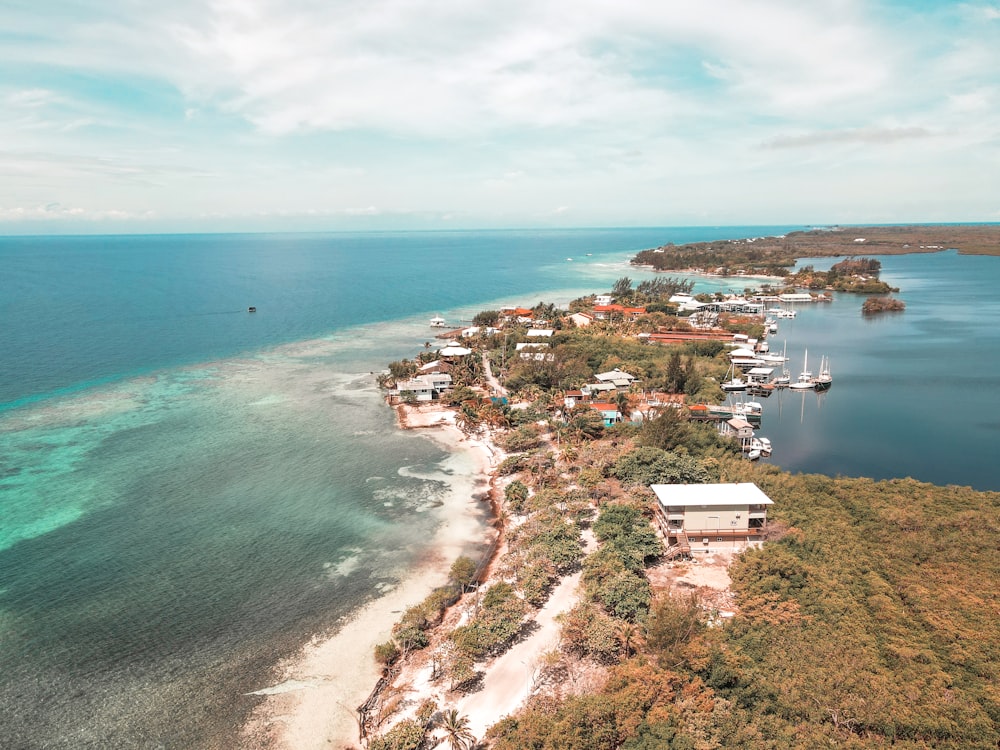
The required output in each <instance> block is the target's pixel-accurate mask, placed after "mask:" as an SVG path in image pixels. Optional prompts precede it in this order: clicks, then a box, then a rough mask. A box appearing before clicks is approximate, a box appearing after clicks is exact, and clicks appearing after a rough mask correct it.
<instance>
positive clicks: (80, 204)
mask: <svg viewBox="0 0 1000 750" xmlns="http://www.w3.org/2000/svg"><path fill="white" fill-rule="evenodd" d="M0 103H2V106H0V176H2V179H0V234H17V233H25V232H27V233H62V232H160V231H243V230H247V231H260V230H327V229H330V230H352V229H386V228H471V227H533V226H539V227H546V226H633V225H642V226H670V225H674V226H680V225H686V226H690V225H717V224H775V223H781V224H810V223H879V222H908V221H927V222H935V221H1000V2H995V1H994V2H981V3H976V2H973V3H945V2H941V3H938V2H930V1H925V2H908V3H904V2H855V1H854V0H814V1H813V2H809V3H803V2H801V1H800V0H794V1H792V0H789V1H787V2H786V1H784V0H782V1H776V0H767V1H764V2H761V1H756V0H706V2H690V0H685V1H684V2H679V1H675V0H642V1H635V0H616V2H614V3H609V2H593V1H592V0H575V1H574V2H568V1H566V0H530V1H529V2H525V1H523V0H507V1H506V2H488V1H486V2H468V0H461V1H458V0H435V1H433V2H427V1H425V0H388V1H387V0H357V1H356V0H218V1H210V0H198V1H195V0H174V1H173V2H170V3H144V2H138V1H137V0H33V1H31V2H27V1H25V0H5V2H4V3H2V4H0Z"/></svg>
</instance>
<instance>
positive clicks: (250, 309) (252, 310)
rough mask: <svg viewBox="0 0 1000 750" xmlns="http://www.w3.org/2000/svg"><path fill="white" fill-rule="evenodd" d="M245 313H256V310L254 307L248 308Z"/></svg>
mask: <svg viewBox="0 0 1000 750" xmlns="http://www.w3.org/2000/svg"><path fill="white" fill-rule="evenodd" d="M247 312H257V308H256V307H248V308H247Z"/></svg>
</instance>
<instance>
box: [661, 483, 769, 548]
mask: <svg viewBox="0 0 1000 750" xmlns="http://www.w3.org/2000/svg"><path fill="white" fill-rule="evenodd" d="M650 489H651V490H653V493H654V494H655V495H656V519H657V522H658V523H659V526H660V530H661V531H662V532H663V534H664V536H666V537H667V542H668V544H669V545H670V546H671V547H675V548H678V549H682V550H683V548H685V547H687V548H688V549H687V550H683V551H690V552H692V553H694V552H698V551H702V552H718V551H733V550H740V549H744V548H745V547H748V546H760V545H761V544H762V543H763V539H764V536H763V535H764V531H765V529H766V528H767V506H768V505H773V504H774V501H773V500H771V498H769V497H768V496H767V495H765V494H764V493H763V492H762V491H761V490H760V488H759V487H757V485H755V484H753V483H752V482H740V483H738V484H654V485H652V486H651V487H650Z"/></svg>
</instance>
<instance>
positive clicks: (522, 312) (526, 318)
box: [500, 305, 535, 323]
mask: <svg viewBox="0 0 1000 750" xmlns="http://www.w3.org/2000/svg"><path fill="white" fill-rule="evenodd" d="M500 315H501V316H502V317H503V319H504V320H505V321H508V322H509V321H511V320H516V321H517V322H518V323H530V322H531V319H532V318H533V317H534V315H535V314H534V313H533V312H532V311H531V310H530V309H529V308H527V307H513V306H511V305H508V306H506V307H501V308H500Z"/></svg>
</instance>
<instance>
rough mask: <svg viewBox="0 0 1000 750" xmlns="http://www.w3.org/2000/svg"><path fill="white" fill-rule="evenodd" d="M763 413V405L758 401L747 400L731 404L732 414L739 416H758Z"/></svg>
mask: <svg viewBox="0 0 1000 750" xmlns="http://www.w3.org/2000/svg"><path fill="white" fill-rule="evenodd" d="M763 413H764V407H763V406H761V404H760V402H759V401H747V402H746V403H742V404H733V414H738V415H739V416H741V417H759V416H760V415H761V414H763Z"/></svg>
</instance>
